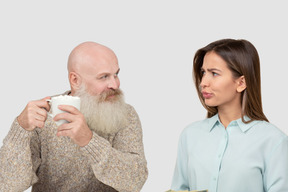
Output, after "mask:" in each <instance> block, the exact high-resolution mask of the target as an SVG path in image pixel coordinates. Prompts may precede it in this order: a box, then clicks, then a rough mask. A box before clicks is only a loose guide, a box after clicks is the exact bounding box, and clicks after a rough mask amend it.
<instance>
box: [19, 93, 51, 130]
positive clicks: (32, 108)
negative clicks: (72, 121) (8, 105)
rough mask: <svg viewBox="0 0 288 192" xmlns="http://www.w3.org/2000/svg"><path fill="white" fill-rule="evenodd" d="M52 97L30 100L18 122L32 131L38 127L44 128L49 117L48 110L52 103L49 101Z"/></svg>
mask: <svg viewBox="0 0 288 192" xmlns="http://www.w3.org/2000/svg"><path fill="white" fill-rule="evenodd" d="M47 99H50V97H45V98H43V99H41V100H37V101H30V102H29V103H28V104H27V105H26V107H25V109H24V110H23V111H22V113H21V114H20V115H19V116H18V117H17V120H18V123H19V124H20V126H21V127H23V128H24V129H26V130H27V131H32V130H34V129H35V128H36V127H39V128H43V127H44V125H45V121H46V119H47V111H49V110H50V105H49V103H48V102H47Z"/></svg>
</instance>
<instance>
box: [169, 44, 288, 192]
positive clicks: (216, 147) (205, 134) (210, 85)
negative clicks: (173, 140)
mask: <svg viewBox="0 0 288 192" xmlns="http://www.w3.org/2000/svg"><path fill="white" fill-rule="evenodd" d="M193 64H194V66H193V77H194V81H195V86H196V89H197V92H198V96H199V98H200V101H201V103H202V104H203V106H204V107H205V108H206V110H207V118H206V119H205V120H203V121H199V122H195V123H192V124H191V125H189V126H188V127H186V128H185V129H184V130H183V132H182V134H181V136H180V139H179V146H178V156H177V163H176V167H175V172H174V177H173V181H172V187H171V188H172V190H176V191H177V190H208V191H209V192H264V191H265V192H287V191H288V138H287V136H286V135H285V134H284V133H282V132H281V131H280V130H279V129H278V128H276V127H275V126H274V125H272V124H270V123H269V122H268V119H267V118H266V116H265V115H264V113H263V110H262V101H261V82H260V62H259V56H258V53H257V50H256V49H255V47H254V46H253V45H252V44H251V43H250V42H248V41H247V40H234V39H223V40H219V41H215V42H212V43H210V44H209V45H207V46H206V47H204V48H202V49H199V50H198V51H197V52H196V54H195V57H194V63H193Z"/></svg>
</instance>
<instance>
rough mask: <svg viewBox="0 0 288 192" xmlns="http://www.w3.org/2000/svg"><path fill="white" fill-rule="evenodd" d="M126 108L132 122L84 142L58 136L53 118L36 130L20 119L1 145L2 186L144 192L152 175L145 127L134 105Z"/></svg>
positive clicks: (5, 189)
mask: <svg viewBox="0 0 288 192" xmlns="http://www.w3.org/2000/svg"><path fill="white" fill-rule="evenodd" d="M127 109H128V110H129V122H130V124H129V125H128V126H127V127H125V128H123V129H121V130H120V131H119V132H118V133H117V134H115V135H109V136H102V137H100V136H99V135H97V134H96V133H95V132H93V138H92V140H91V141H90V143H89V144H88V145H86V146H85V147H79V146H78V145H76V144H74V143H73V142H72V141H71V139H70V138H68V137H57V136H56V130H57V126H56V124H55V122H54V121H53V120H52V119H51V118H50V117H48V119H47V120H46V123H45V127H44V128H42V129H40V128H36V129H35V130H34V131H26V130H25V129H23V128H22V127H21V126H20V125H19V123H18V122H17V119H15V121H14V122H13V124H12V126H11V129H10V131H9V133H8V135H7V136H6V138H5V139H4V142H3V146H2V147H1V149H0V191H1V192H18V191H24V190H26V189H28V188H29V187H30V186H33V187H32V191H33V192H46V191H51V192H58V191H59V192H66V191H67V192H68V191H69V192H78V191H79V192H84V191H85V192H90V191H91V192H92V191H97V192H102V191H103V192H104V191H105V192H115V191H125V192H128V191H130V192H132V191H133V192H137V191H140V190H141V188H142V186H143V185H144V183H145V181H146V179H147V176H148V170H147V163H146V159H145V156H144V149H143V142H142V128H141V123H140V120H139V118H138V115H137V113H136V111H135V110H134V108H133V107H132V106H130V105H127Z"/></svg>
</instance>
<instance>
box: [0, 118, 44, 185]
mask: <svg viewBox="0 0 288 192" xmlns="http://www.w3.org/2000/svg"><path fill="white" fill-rule="evenodd" d="M35 138H36V132H35V131H32V132H31V131H26V130H25V129H23V128H22V127H21V126H20V125H19V123H18V121H17V118H16V119H15V121H14V122H13V124H12V126H11V128H10V131H9V133H8V135H7V136H6V137H5V139H4V141H3V145H2V147H1V149H0V191H24V190H26V189H28V188H29V187H30V186H31V185H33V184H34V183H36V182H37V179H38V178H37V176H36V174H35V171H36V169H37V167H38V166H39V164H40V158H39V155H38V154H39V151H38V153H37V150H39V149H38V147H37V146H38V145H37V143H36V141H37V140H35ZM32 162H33V163H34V164H33V163H32Z"/></svg>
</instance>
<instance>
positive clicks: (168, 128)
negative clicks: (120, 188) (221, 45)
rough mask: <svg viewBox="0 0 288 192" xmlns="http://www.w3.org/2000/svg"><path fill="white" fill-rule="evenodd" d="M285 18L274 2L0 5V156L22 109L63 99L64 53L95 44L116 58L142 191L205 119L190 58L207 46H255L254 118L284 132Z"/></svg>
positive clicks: (165, 178) (154, 184)
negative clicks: (240, 42)
mask: <svg viewBox="0 0 288 192" xmlns="http://www.w3.org/2000/svg"><path fill="white" fill-rule="evenodd" d="M287 18H288V12H287V6H285V5H284V1H269V3H267V2H265V1H260V0H259V1H247V3H245V2H243V1H237V2H236V1H235V2H234V1H226V2H224V1H217V2H216V1H193V0H189V1H188V0H186V1H185V0H184V1H181V0H178V1H176V0H175V1H169V0H163V1H161V0H160V1H159V0H158V1H157V0H145V1H132V0H131V1H126V0H121V1H120V0H118V1H117V0H115V1H110V0H105V1H97V0H94V1H92V0H91V1H85V0H84V1H75V0H62V1H59V0H58V1H56V0H50V1H36V0H35V1H31V0H26V1H20V0H19V1H13V0H11V1H1V2H0V25H1V30H0V65H1V75H0V82H1V94H0V98H1V99H0V102H1V107H0V117H1V128H0V141H1V144H0V146H2V140H3V139H4V137H5V136H6V135H7V133H8V130H9V128H10V125H11V123H12V121H13V120H14V118H15V117H16V116H17V115H18V114H19V113H20V112H21V111H22V110H23V108H24V107H25V106H26V104H27V102H28V101H30V100H36V99H41V98H43V97H45V96H50V95H54V94H58V93H62V92H64V91H66V90H68V89H69V84H68V79H67V71H66V62H67V57H68V55H69V53H70V51H71V50H72V49H73V48H74V47H75V46H76V45H78V44H79V43H82V42H84V41H96V42H98V43H101V44H104V45H106V46H108V47H110V48H111V49H113V50H114V51H115V53H116V54H117V56H118V59H119V64H120V68H121V73H120V80H121V88H122V89H123V90H124V93H125V94H126V101H127V102H128V103H130V104H132V105H133V106H134V107H135V109H136V110H137V112H138V114H139V116H140V119H141V122H142V126H143V133H144V146H145V153H146V158H147V161H148V168H149V177H148V180H147V182H146V183H145V185H144V187H143V189H142V191H143V192H154V191H155V192H156V191H157V192H158V191H159V192H161V191H162V192H164V191H165V190H168V189H169V188H170V184H171V180H172V175H173V170H174V165H175V161H176V148H177V143H178V137H179V135H180V132H181V131H182V130H183V128H184V127H185V126H186V125H188V124H189V123H191V122H193V121H197V120H201V119H203V118H205V115H206V111H205V110H204V108H203V107H202V106H201V104H200V102H199V100H198V97H197V94H196V91H195V88H194V84H193V81H192V75H191V72H192V60H193V56H194V53H195V51H196V50H197V49H199V48H201V47H203V46H205V45H207V44H208V43H210V42H212V41H215V40H218V39H221V38H236V39H241V38H244V39H247V40H249V41H250V42H252V43H253V44H254V45H255V47H256V48H257V50H258V52H259V55H260V59H261V65H262V68H261V74H262V99H263V107H264V112H265V114H266V116H267V117H268V119H269V120H270V122H272V123H273V124H275V125H276V126H277V127H279V128H281V129H282V130H284V131H286V133H287V132H288V131H287V129H288V128H287V123H285V122H286V121H285V118H286V116H287V111H286V110H287V108H288V105H287V101H286V100H287V99H286V96H287V82H288V81H287V50H288V49H287V45H288V38H287V34H288V29H287ZM285 114H286V115H285Z"/></svg>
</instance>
